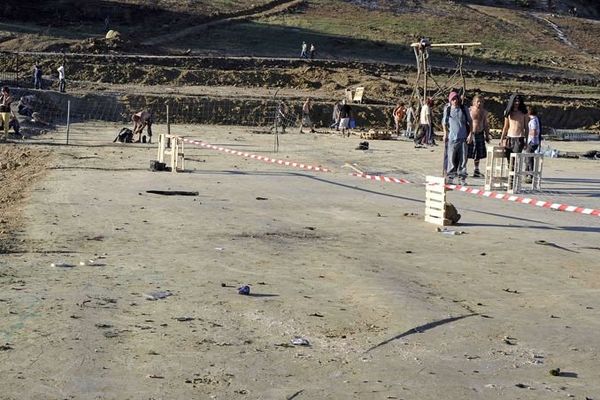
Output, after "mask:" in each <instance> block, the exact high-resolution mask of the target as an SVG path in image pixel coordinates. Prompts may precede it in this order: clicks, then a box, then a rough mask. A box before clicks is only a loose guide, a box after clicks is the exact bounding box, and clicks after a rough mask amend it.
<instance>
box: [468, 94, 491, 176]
mask: <svg viewBox="0 0 600 400" xmlns="http://www.w3.org/2000/svg"><path fill="white" fill-rule="evenodd" d="M483 103H484V99H483V96H481V95H477V96H475V97H473V105H472V106H471V108H470V109H469V112H470V113H471V119H472V120H473V127H472V131H473V142H471V143H469V144H468V146H467V158H472V159H473V162H474V163H475V169H474V170H473V178H482V177H483V174H482V173H481V171H479V161H480V160H482V159H484V158H486V157H487V149H486V147H485V143H486V142H487V143H489V142H490V127H489V125H488V112H487V111H486V109H485V108H484V107H483Z"/></svg>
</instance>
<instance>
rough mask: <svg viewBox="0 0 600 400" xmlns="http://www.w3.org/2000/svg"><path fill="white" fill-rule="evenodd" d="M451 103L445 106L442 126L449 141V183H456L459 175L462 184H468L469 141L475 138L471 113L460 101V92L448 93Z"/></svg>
mask: <svg viewBox="0 0 600 400" xmlns="http://www.w3.org/2000/svg"><path fill="white" fill-rule="evenodd" d="M448 101H449V102H450V105H448V106H446V107H445V108H444V116H443V118H442V127H443V129H444V143H446V142H447V143H448V150H447V152H448V165H447V168H446V172H447V177H448V183H449V184H451V185H452V184H454V178H456V176H457V175H458V176H459V178H460V184H461V185H463V186H464V185H466V184H467V142H471V141H472V140H473V134H472V132H471V126H473V121H472V120H471V115H470V114H469V112H468V111H467V110H465V107H464V106H463V105H462V104H461V102H460V97H459V96H458V93H456V92H454V91H452V92H450V94H449V95H448Z"/></svg>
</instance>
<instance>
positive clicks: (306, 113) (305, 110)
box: [300, 98, 315, 133]
mask: <svg viewBox="0 0 600 400" xmlns="http://www.w3.org/2000/svg"><path fill="white" fill-rule="evenodd" d="M311 111H312V100H311V99H310V98H308V99H306V101H305V102H304V104H303V105H302V120H301V121H300V133H304V132H303V131H302V127H303V126H308V127H309V128H310V133H315V129H314V126H313V123H312V118H311V116H310V114H311Z"/></svg>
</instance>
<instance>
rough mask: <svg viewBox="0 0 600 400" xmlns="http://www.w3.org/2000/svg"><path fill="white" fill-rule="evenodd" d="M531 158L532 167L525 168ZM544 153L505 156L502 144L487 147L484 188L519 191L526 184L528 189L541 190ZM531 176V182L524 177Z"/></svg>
mask: <svg viewBox="0 0 600 400" xmlns="http://www.w3.org/2000/svg"><path fill="white" fill-rule="evenodd" d="M531 159H533V163H532V164H533V169H532V170H531V171H528V170H527V164H528V163H529V160H531ZM543 166H544V155H543V154H535V153H512V154H511V155H510V159H507V158H506V153H505V149H504V147H502V146H494V147H491V148H488V153H487V158H486V164H485V190H487V191H506V192H507V193H510V194H516V193H521V192H522V191H523V188H524V187H525V186H527V185H531V186H529V188H528V189H529V190H541V188H542V170H543ZM527 177H531V183H527V182H526V178H527Z"/></svg>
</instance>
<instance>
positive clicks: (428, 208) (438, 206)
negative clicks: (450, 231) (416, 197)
mask: <svg viewBox="0 0 600 400" xmlns="http://www.w3.org/2000/svg"><path fill="white" fill-rule="evenodd" d="M425 221H427V222H430V223H432V224H435V225H441V226H444V225H448V220H447V219H446V185H445V180H444V178H440V177H436V176H427V177H426V178H425Z"/></svg>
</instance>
